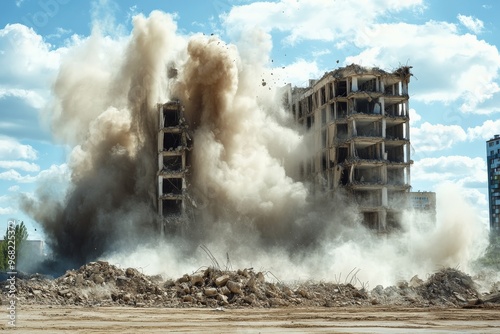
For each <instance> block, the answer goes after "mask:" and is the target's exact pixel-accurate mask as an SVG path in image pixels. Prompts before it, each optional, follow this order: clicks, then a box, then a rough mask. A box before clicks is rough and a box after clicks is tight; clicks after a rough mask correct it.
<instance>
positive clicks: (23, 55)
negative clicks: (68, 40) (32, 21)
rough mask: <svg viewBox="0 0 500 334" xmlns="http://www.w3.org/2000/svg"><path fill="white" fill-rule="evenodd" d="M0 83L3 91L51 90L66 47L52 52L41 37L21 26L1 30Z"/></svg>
mask: <svg viewBox="0 0 500 334" xmlns="http://www.w3.org/2000/svg"><path fill="white" fill-rule="evenodd" d="M0 50H2V54H1V55H0V82H2V84H1V86H3V87H4V88H6V87H7V88H10V89H13V88H20V89H25V90H33V89H48V87H50V84H51V82H52V79H53V78H54V76H55V74H56V70H57V69H58V68H59V63H60V57H61V54H63V53H64V52H66V49H65V48H60V49H57V50H52V46H51V45H50V44H48V43H46V42H45V41H44V40H43V38H42V36H40V35H38V34H37V33H35V31H33V29H31V28H28V27H26V26H24V25H22V24H17V23H16V24H7V25H6V26H5V28H3V29H0Z"/></svg>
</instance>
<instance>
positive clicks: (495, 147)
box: [486, 135, 500, 234]
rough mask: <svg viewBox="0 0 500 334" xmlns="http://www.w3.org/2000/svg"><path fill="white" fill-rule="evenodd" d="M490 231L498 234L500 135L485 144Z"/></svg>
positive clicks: (499, 218) (499, 215) (499, 210)
mask: <svg viewBox="0 0 500 334" xmlns="http://www.w3.org/2000/svg"><path fill="white" fill-rule="evenodd" d="M486 163H487V168H488V200H489V207H490V231H491V232H493V233H497V234H498V233H500V135H495V136H494V137H493V138H491V139H490V140H488V141H487V142H486Z"/></svg>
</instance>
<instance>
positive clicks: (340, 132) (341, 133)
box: [336, 124, 347, 139]
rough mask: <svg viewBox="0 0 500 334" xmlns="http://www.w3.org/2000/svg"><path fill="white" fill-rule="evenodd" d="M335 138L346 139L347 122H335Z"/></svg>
mask: <svg viewBox="0 0 500 334" xmlns="http://www.w3.org/2000/svg"><path fill="white" fill-rule="evenodd" d="M336 127H337V131H336V132H337V139H347V124H337V126H336Z"/></svg>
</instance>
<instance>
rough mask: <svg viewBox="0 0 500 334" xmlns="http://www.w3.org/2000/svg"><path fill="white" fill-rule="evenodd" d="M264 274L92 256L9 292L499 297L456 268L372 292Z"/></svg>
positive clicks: (153, 297) (276, 302)
mask: <svg viewBox="0 0 500 334" xmlns="http://www.w3.org/2000/svg"><path fill="white" fill-rule="evenodd" d="M270 276H271V274H270V273H263V272H255V271H254V270H253V269H243V270H237V271H227V270H226V271H224V270H219V269H215V268H212V267H209V268H203V269H200V270H198V271H196V272H194V273H192V274H190V275H189V274H185V275H183V276H182V277H180V278H178V279H176V280H173V279H168V280H166V281H165V280H163V278H162V277H161V276H147V275H144V274H142V273H141V272H140V271H138V270H137V269H134V268H127V269H121V268H118V267H116V266H114V265H111V264H109V263H107V262H104V261H97V262H91V263H88V264H86V265H84V266H82V267H80V268H79V269H78V270H70V271H67V272H66V273H65V274H64V275H63V276H61V277H59V278H56V279H49V278H46V277H43V276H40V275H32V276H28V277H24V278H18V279H17V282H16V288H17V294H16V296H17V298H18V299H19V301H20V303H21V304H42V305H81V306H112V305H113V306H116V305H123V306H135V307H152V306H155V307H211V308H216V307H294V306H301V307H309V306H315V307H318V306H323V307H350V306H369V305H379V304H380V305H405V306H414V307H425V306H465V305H476V304H481V303H483V302H485V301H487V300H489V301H490V302H492V303H495V302H497V303H498V302H500V298H496V297H495V295H492V296H490V297H486V298H484V297H483V299H481V297H480V294H479V293H478V292H477V290H476V288H475V284H474V282H473V280H472V279H471V277H470V276H468V275H466V274H464V273H462V272H460V271H458V270H455V269H443V270H441V271H439V272H437V273H435V274H434V275H432V276H431V277H430V278H429V279H428V280H427V281H425V282H424V281H422V280H420V279H419V278H418V277H416V276H415V277H413V278H412V279H411V280H410V281H409V282H406V281H403V282H400V283H398V285H397V286H390V287H386V288H384V287H382V286H377V287H375V289H373V290H372V291H367V290H366V289H365V288H364V287H362V288H359V289H358V288H356V287H355V286H353V285H351V284H334V283H325V282H319V283H318V282H307V283H300V284H294V285H287V284H284V283H282V282H280V281H279V280H277V279H276V278H275V277H274V278H273V279H269V280H266V277H267V278H270ZM270 281H272V282H270ZM6 294H7V293H6V290H5V289H3V291H2V299H4V300H6V299H7V296H6ZM488 298H489V299H488Z"/></svg>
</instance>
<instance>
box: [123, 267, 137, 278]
mask: <svg viewBox="0 0 500 334" xmlns="http://www.w3.org/2000/svg"><path fill="white" fill-rule="evenodd" d="M137 274H139V272H138V271H137V270H136V269H134V268H127V270H125V275H127V277H134V276H136V275H137Z"/></svg>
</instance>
